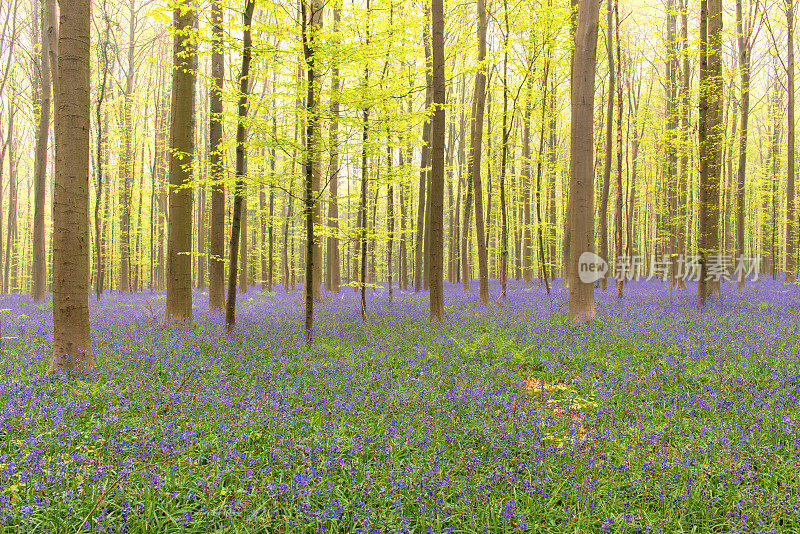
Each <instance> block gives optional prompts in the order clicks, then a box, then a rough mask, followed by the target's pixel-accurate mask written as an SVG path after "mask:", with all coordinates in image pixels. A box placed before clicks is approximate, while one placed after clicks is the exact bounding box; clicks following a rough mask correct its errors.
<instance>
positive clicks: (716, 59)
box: [697, 0, 722, 308]
mask: <svg viewBox="0 0 800 534" xmlns="http://www.w3.org/2000/svg"><path fill="white" fill-rule="evenodd" d="M700 48H701V51H700V60H701V68H700V70H701V74H700V76H701V80H700V81H701V83H700V125H699V129H698V136H699V139H700V150H701V156H700V215H699V223H700V224H699V232H698V233H699V243H698V249H699V253H700V281H699V284H698V293H697V304H698V306H699V307H701V308H704V307H705V305H706V300H707V298H708V296H709V295H712V294H714V293H719V281H715V280H712V279H711V276H710V275H709V262H710V261H711V260H712V258H713V257H714V256H715V255H719V254H720V252H719V181H720V180H719V179H720V167H721V165H720V152H721V149H722V147H721V145H722V130H721V106H722V0H702V1H701V2H700Z"/></svg>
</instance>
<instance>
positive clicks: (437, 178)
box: [430, 0, 486, 323]
mask: <svg viewBox="0 0 800 534" xmlns="http://www.w3.org/2000/svg"><path fill="white" fill-rule="evenodd" d="M483 2H484V0H478V13H479V18H480V13H481V9H483V19H482V21H483V35H484V47H485V34H486V33H485V20H486V12H485V8H482V7H481V6H482V5H483ZM479 24H480V23H479ZM479 33H480V31H479ZM431 34H432V39H431V48H432V50H431V53H432V69H433V72H432V80H431V82H432V84H433V106H434V108H433V120H432V121H431V174H430V180H431V195H430V202H431V211H430V221H431V243H430V275H431V282H430V312H431V321H433V322H435V323H441V322H442V319H443V316H444V289H443V284H442V282H443V277H444V137H445V124H446V120H445V112H444V106H445V76H444V1H443V0H432V1H431ZM478 162H479V163H480V158H478ZM478 180H479V181H478V182H477V183H478V184H480V178H479V179H478ZM476 187H477V186H476ZM482 230H483V229H482V228H481V229H479V230H478V240H479V241H480V240H481V237H482V236H481V232H482ZM484 262H485V258H484ZM484 267H485V263H484Z"/></svg>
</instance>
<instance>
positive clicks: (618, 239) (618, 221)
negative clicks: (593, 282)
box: [614, 0, 623, 299]
mask: <svg viewBox="0 0 800 534" xmlns="http://www.w3.org/2000/svg"><path fill="white" fill-rule="evenodd" d="M614 32H615V33H616V42H617V76H616V84H617V87H616V89H617V146H616V153H617V199H616V202H615V208H614V256H616V257H619V256H620V255H622V60H621V58H620V44H619V0H614ZM622 283H623V280H622V278H621V277H619V276H617V298H618V299H621V298H622V285H623V284H622Z"/></svg>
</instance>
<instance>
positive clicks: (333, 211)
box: [325, 2, 342, 293]
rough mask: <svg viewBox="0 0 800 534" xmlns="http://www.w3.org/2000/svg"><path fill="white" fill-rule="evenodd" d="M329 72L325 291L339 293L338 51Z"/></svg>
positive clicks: (337, 13) (337, 14)
mask: <svg viewBox="0 0 800 534" xmlns="http://www.w3.org/2000/svg"><path fill="white" fill-rule="evenodd" d="M340 19H341V7H340V4H339V3H338V2H336V3H334V7H333V35H334V46H336V47H338V45H339V40H340V35H339V23H340ZM336 54H337V55H336V56H335V59H334V65H333V68H332V71H331V125H330V143H331V156H330V204H329V205H328V224H329V225H330V227H331V237H329V238H328V273H329V277H328V278H329V279H330V283H329V285H327V286H326V288H325V289H326V290H328V291H332V292H333V293H340V292H341V283H342V273H341V265H340V258H339V83H340V82H339V63H338V50H337V52H336Z"/></svg>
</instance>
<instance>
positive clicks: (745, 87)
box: [736, 0, 794, 289]
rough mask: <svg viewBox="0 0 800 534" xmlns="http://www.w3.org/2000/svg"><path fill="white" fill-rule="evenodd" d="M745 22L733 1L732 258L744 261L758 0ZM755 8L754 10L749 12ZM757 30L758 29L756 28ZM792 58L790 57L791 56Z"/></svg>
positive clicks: (738, 2)
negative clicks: (735, 150)
mask: <svg viewBox="0 0 800 534" xmlns="http://www.w3.org/2000/svg"><path fill="white" fill-rule="evenodd" d="M749 7H750V10H749V12H748V18H747V21H744V20H743V14H742V11H743V10H742V0H736V36H737V42H738V45H739V69H740V76H741V83H742V87H741V91H742V96H741V107H742V112H741V113H742V114H741V121H742V122H741V128H740V129H739V168H738V173H737V175H736V256H737V258H741V259H744V232H745V227H744V219H745V217H744V195H745V174H746V171H747V134H748V121H749V119H750V57H751V55H752V52H753V44H754V41H755V38H756V37H757V36H758V32H757V31H754V27H755V24H754V20H755V18H756V17H757V16H758V10H759V0H755V2H753V1H752V0H751V1H750V2H749ZM753 9H755V11H754V10H753ZM758 27H759V28H760V27H761V26H760V25H758ZM792 55H794V54H792ZM736 287H738V288H740V289H741V288H743V287H744V272H742V271H740V272H739V277H738V278H737V280H736Z"/></svg>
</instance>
